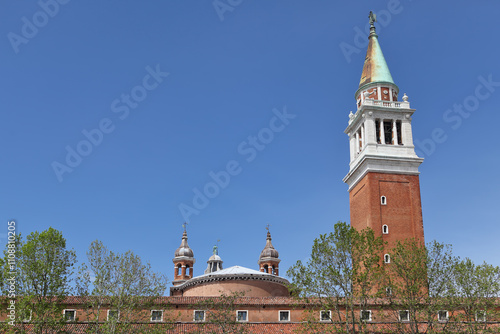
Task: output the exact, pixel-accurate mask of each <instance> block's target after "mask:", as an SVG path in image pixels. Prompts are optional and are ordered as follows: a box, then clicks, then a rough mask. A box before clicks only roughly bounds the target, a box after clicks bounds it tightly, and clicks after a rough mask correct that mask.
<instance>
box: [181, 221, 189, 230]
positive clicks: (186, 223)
mask: <svg viewBox="0 0 500 334" xmlns="http://www.w3.org/2000/svg"><path fill="white" fill-rule="evenodd" d="M188 224H189V223H188V222H184V224H182V227H183V228H184V232H186V227H187V226H188Z"/></svg>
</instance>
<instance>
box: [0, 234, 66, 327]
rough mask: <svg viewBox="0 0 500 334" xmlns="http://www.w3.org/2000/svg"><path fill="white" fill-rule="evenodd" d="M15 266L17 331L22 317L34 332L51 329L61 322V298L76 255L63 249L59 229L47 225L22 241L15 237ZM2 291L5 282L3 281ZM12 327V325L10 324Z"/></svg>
mask: <svg viewBox="0 0 500 334" xmlns="http://www.w3.org/2000/svg"><path fill="white" fill-rule="evenodd" d="M15 245H16V247H15V249H16V252H15V255H16V270H15V277H14V279H15V286H16V313H17V317H16V321H15V322H16V324H17V325H18V330H19V331H20V332H24V331H25V328H24V327H25V326H24V323H25V320H29V319H31V320H30V322H31V323H32V324H33V326H34V328H33V330H34V332H35V333H37V334H45V333H54V332H56V331H58V330H60V329H61V328H62V326H63V325H64V323H65V320H64V317H63V312H62V311H63V309H64V303H63V302H64V300H65V298H66V297H67V296H68V295H70V294H71V291H72V289H71V286H70V284H71V282H72V274H73V266H74V264H75V263H76V255H75V252H74V251H73V250H68V249H66V239H64V237H63V235H62V233H61V232H60V231H58V230H56V229H53V228H52V227H50V228H49V229H48V230H45V231H43V232H41V233H40V232H32V233H31V234H30V235H28V237H27V238H26V242H23V240H22V238H21V237H20V236H17V237H16V240H15ZM9 249H12V248H9V247H7V248H6V251H5V252H4V254H5V258H4V261H3V270H2V271H3V272H4V275H10V274H9V272H10V271H11V268H10V267H9V262H8V252H9ZM2 289H3V292H4V293H5V294H7V293H8V290H6V289H8V286H7V284H6V283H5V281H4V282H3V287H2ZM11 329H12V328H11Z"/></svg>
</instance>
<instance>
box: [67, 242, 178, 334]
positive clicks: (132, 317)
mask: <svg viewBox="0 0 500 334" xmlns="http://www.w3.org/2000/svg"><path fill="white" fill-rule="evenodd" d="M166 288H167V278H166V277H165V276H164V275H163V274H160V273H155V272H153V271H152V269H151V265H150V264H149V263H143V262H142V260H141V259H140V257H139V256H137V255H135V254H134V253H133V252H131V251H128V252H126V253H123V254H117V253H114V252H112V251H110V250H109V249H108V248H107V247H106V246H104V244H103V243H102V242H101V241H98V240H96V241H94V242H92V244H91V245H90V247H89V250H88V251H87V263H83V264H82V265H81V266H80V269H79V276H78V279H77V290H78V293H79V295H80V296H82V297H84V298H85V301H86V306H87V307H86V309H87V316H88V318H89V319H90V321H91V322H92V323H93V324H94V326H93V327H92V328H93V329H92V331H93V332H95V333H123V332H127V333H135V332H139V331H140V329H139V328H138V327H137V326H135V325H134V324H135V323H140V322H149V321H150V319H151V310H152V309H153V308H155V309H159V310H164V309H168V305H161V304H158V303H156V301H157V298H158V297H160V296H162V295H163V293H164V292H165V289H166ZM104 309H109V310H110V312H111V315H110V314H106V315H103V310H104ZM164 313H165V312H164ZM109 315H110V316H109ZM168 320H169V319H168V316H167V315H166V314H164V321H168ZM163 329H164V328H163Z"/></svg>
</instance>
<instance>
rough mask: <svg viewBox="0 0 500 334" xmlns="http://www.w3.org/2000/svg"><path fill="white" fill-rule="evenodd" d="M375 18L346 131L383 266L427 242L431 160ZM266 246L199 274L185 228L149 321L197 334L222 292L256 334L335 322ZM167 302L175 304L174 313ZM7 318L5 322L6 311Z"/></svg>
mask: <svg viewBox="0 0 500 334" xmlns="http://www.w3.org/2000/svg"><path fill="white" fill-rule="evenodd" d="M369 18H370V34H369V37H368V38H369V44H368V49H367V52H366V58H365V61H364V66H363V70H362V73H361V80H360V82H359V87H358V88H357V90H356V91H355V93H354V100H355V105H356V111H355V112H350V113H349V115H348V120H347V123H348V124H347V128H346V129H345V133H346V134H347V136H348V138H349V148H350V160H349V172H348V173H347V175H346V176H345V177H344V179H343V181H344V182H345V183H347V186H348V191H349V201H350V219H351V225H352V226H353V227H354V228H356V229H358V230H362V229H365V228H367V227H369V228H371V229H373V231H375V235H376V236H380V237H382V239H383V240H384V241H385V242H387V246H386V247H387V249H386V251H384V252H383V254H380V261H381V263H386V264H389V263H390V262H391V259H390V255H389V254H388V253H389V252H388V250H389V249H390V248H392V247H393V246H394V245H395V244H396V242H397V241H400V240H405V239H410V238H412V239H416V240H418V241H420V242H421V243H422V244H423V243H424V228H423V221H422V205H421V199H420V183H419V166H420V164H421V163H422V162H423V158H420V157H418V156H417V155H416V153H415V147H414V145H413V135H412V117H413V114H414V113H415V109H412V108H411V107H410V102H409V98H408V96H407V95H406V93H405V94H403V95H402V98H401V100H399V96H400V95H401V94H400V90H399V87H398V86H397V85H396V83H395V82H394V80H393V78H392V75H391V72H390V71H389V67H388V65H387V63H386V60H385V58H384V55H383V53H382V49H381V47H380V44H379V40H378V36H377V34H376V29H375V25H374V22H375V17H374V15H373V14H371V13H370V17H369ZM346 116H347V112H346ZM346 144H347V141H346ZM332 219H333V217H332ZM276 237H278V238H279V236H276V235H275V238H276ZM262 244H263V246H264V247H263V249H262V251H261V253H260V254H258V253H257V254H255V261H256V266H255V268H245V267H241V266H232V267H229V268H224V265H223V260H222V258H221V256H219V252H218V248H217V247H214V249H213V252H212V254H206V257H204V258H207V259H208V260H207V261H206V269H205V270H204V273H203V274H202V275H199V276H194V267H195V265H197V261H196V258H195V255H194V254H195V253H194V251H193V249H192V248H191V247H190V246H189V244H188V233H187V231H186V228H184V232H183V234H182V238H181V242H180V246H179V247H178V248H177V249H176V250H175V251H174V249H172V250H171V252H172V254H173V260H172V261H173V274H174V275H173V282H172V286H171V287H170V296H165V297H160V298H158V301H157V302H158V306H157V308H154V309H151V310H150V309H148V310H145V312H147V313H148V312H151V313H150V314H151V317H150V320H151V321H150V323H149V324H161V323H164V324H167V321H166V320H165V319H171V317H170V318H169V316H167V313H168V312H170V314H174V313H175V317H176V318H175V321H174V322H170V323H169V325H171V326H173V327H174V329H173V330H171V329H169V331H168V333H191V332H193V330H197V328H198V327H196V326H198V325H203V324H206V323H207V312H208V310H207V309H203V308H200V306H199V305H201V304H203V302H204V301H207V300H211V299H212V300H213V299H216V298H217V297H220V296H221V294H222V295H225V296H230V295H233V296H238V298H237V300H236V304H235V307H236V309H235V310H234V319H235V320H236V321H237V322H241V323H245V324H247V325H248V328H247V329H248V330H249V332H251V333H295V332H296V330H297V329H298V328H299V327H300V326H301V324H302V322H303V321H304V315H305V312H306V311H308V310H310V309H311V308H312V309H313V311H314V312H315V313H314V314H315V317H316V319H317V321H318V323H324V324H327V322H328V321H327V320H329V319H326V320H325V318H324V317H323V315H324V312H325V311H324V310H321V309H317V310H316V309H315V308H314V307H315V305H314V304H313V305H312V306H311V304H307V303H306V302H305V301H302V300H297V299H296V298H294V297H292V296H291V293H290V291H289V282H288V280H287V279H285V278H284V277H281V276H280V275H281V274H282V271H281V272H280V268H279V264H280V258H279V253H278V250H276V249H275V248H274V246H273V244H272V239H271V233H270V232H269V230H268V231H267V236H266V240H265V243H264V238H263V240H262ZM194 249H196V247H194ZM167 251H169V250H167ZM204 256H205V255H204ZM199 262H200V258H198V265H199V266H200V267H203V268H205V264H204V263H202V264H200V263H199ZM170 277H172V276H170ZM200 303H201V304H200ZM162 305H169V309H167V308H163V306H162ZM368 306H370V305H368ZM379 306H380V305H378V306H377V307H379ZM65 307H66V310H65V311H64V312H65V316H66V318H67V319H70V320H72V321H73V322H72V323H68V326H73V325H74V326H80V327H81V328H84V327H85V320H83V321H82V317H83V316H84V314H85V313H84V311H85V310H84V302H83V297H70V298H68V300H67V303H66V306H65ZM378 310H381V308H380V307H379V308H378ZM109 311H110V310H109V309H106V308H103V309H102V311H101V313H102V317H104V318H105V317H106V316H108V317H109V315H110V314H111V313H110V312H109ZM172 311H173V312H174V313H172ZM66 312H67V313H66ZM363 312H365V311H363ZM369 312H370V317H369V318H367V319H363V320H366V321H367V322H372V321H373V326H374V328H377V327H376V326H379V325H377V323H376V319H377V314H376V312H377V311H375V306H374V309H373V317H372V311H369ZM148 314H149V313H148ZM2 318H3V319H5V313H4V316H3V317H2ZM380 318H382V317H379V319H380ZM77 319H80V321H77ZM374 319H375V321H374ZM80 327H79V328H80ZM200 328H202V327H200ZM68 331H69V332H71V329H69V330H68ZM200 332H203V331H199V332H198V333H200ZM213 332H217V331H213Z"/></svg>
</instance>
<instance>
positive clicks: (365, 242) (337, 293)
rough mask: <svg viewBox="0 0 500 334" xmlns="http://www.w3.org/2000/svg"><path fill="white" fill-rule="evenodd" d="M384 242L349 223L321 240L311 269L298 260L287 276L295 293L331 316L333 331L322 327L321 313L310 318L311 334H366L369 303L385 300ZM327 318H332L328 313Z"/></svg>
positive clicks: (307, 329)
mask: <svg viewBox="0 0 500 334" xmlns="http://www.w3.org/2000/svg"><path fill="white" fill-rule="evenodd" d="M383 248H384V242H383V241H382V239H381V238H380V237H375V235H374V233H373V230H371V229H365V230H363V231H357V230H356V229H354V228H352V227H351V226H349V225H347V224H346V223H342V222H339V223H337V224H335V226H334V231H333V232H331V233H328V234H322V235H320V237H319V238H318V239H316V240H314V244H313V247H312V251H311V256H310V259H309V260H308V262H307V264H305V265H304V264H303V263H302V262H301V261H298V262H297V263H296V264H295V265H294V266H292V267H291V268H290V269H289V270H288V271H287V275H288V276H289V277H290V278H291V280H292V290H293V291H298V297H299V298H301V299H302V300H305V301H307V302H310V303H311V304H312V305H314V306H315V308H316V307H319V308H320V309H321V310H325V311H331V316H330V317H324V318H323V319H322V320H326V321H329V322H330V324H329V326H325V325H324V323H323V324H322V323H318V320H319V314H313V312H317V311H312V310H311V311H310V313H309V314H307V315H306V319H305V320H306V322H305V324H304V326H303V330H304V331H305V332H307V333H316V332H317V333H327V332H331V333H357V332H360V331H365V330H366V325H365V322H364V321H362V320H361V319H360V310H364V309H366V307H367V305H368V301H369V299H370V298H373V297H377V296H379V295H380V282H381V280H382V278H383V276H382V274H383V271H382V268H381V266H380V254H381V253H382V250H383ZM324 314H325V315H326V314H328V313H326V312H324Z"/></svg>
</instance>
